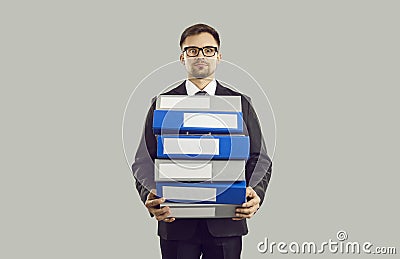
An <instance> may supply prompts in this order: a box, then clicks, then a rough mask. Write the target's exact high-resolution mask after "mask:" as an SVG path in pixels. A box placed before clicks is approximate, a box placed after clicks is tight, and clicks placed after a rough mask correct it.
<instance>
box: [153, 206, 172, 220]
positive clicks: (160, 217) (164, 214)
mask: <svg viewBox="0 0 400 259" xmlns="http://www.w3.org/2000/svg"><path fill="white" fill-rule="evenodd" d="M166 208H167V207H166ZM163 209H164V208H163ZM169 215H171V212H170V211H169V208H168V210H167V212H165V213H162V214H159V215H157V216H155V217H156V219H157V220H158V221H161V220H165V219H167V218H168V216H169Z"/></svg>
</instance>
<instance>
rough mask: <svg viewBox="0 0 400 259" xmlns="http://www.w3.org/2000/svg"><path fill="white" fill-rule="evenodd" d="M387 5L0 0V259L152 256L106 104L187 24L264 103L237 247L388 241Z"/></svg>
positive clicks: (168, 52)
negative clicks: (218, 46)
mask: <svg viewBox="0 0 400 259" xmlns="http://www.w3.org/2000/svg"><path fill="white" fill-rule="evenodd" d="M399 7H400V3H399V2H398V1H366V0H362V1H361V0H360V1H264V2H263V4H261V1H260V2H254V3H247V4H243V3H241V4H235V3H232V2H231V1H218V2H216V1H203V2H195V3H189V2H187V1H174V2H172V1H169V2H161V1H160V3H155V2H149V3H145V2H140V3H134V2H132V1H63V2H60V1H19V2H16V1H2V3H1V4H0V26H1V38H2V39H1V43H0V44H1V49H0V51H1V55H0V64H1V70H0V71H1V72H0V73H1V76H0V80H1V81H0V82H1V95H0V105H1V109H0V112H1V119H2V121H1V133H2V134H1V157H2V159H1V163H0V172H1V179H0V192H1V193H0V194H1V195H0V199H1V203H0V204H1V214H0V217H1V225H0V230H1V231H0V244H1V249H0V257H1V258H7V259H11V258H28V257H29V258H159V254H160V252H159V248H158V239H157V236H156V222H155V220H154V219H152V218H149V217H148V214H147V212H146V210H145V209H144V207H143V206H142V205H141V203H140V201H139V197H138V195H137V193H136V190H135V189H134V186H133V184H134V182H133V179H132V176H131V172H130V169H129V167H128V165H127V163H126V160H125V156H124V152H123V149H122V140H121V139H122V133H121V131H122V117H123V113H124V109H125V105H126V103H127V101H128V97H129V95H130V94H131V92H132V90H133V89H134V88H135V86H136V85H137V84H138V83H139V82H140V81H141V80H142V79H143V78H144V77H145V76H146V75H147V74H148V73H150V72H151V71H152V70H154V69H156V68H157V67H159V66H161V65H164V64H165V63H167V62H170V61H173V60H176V59H177V57H178V54H179V49H178V38H179V36H180V33H181V32H182V30H183V29H184V28H185V27H187V26H188V25H191V24H193V23H195V22H206V23H208V24H211V25H213V26H214V27H216V29H217V30H219V32H220V34H221V38H222V52H223V58H225V59H227V60H229V61H232V62H234V63H235V64H238V65H240V66H241V67H242V68H244V69H246V70H247V71H248V72H250V73H251V74H252V75H253V76H254V77H255V78H256V79H257V81H258V82H259V83H260V84H261V85H262V86H263V88H264V90H265V91H266V93H267V94H268V97H269V99H270V101H271V104H272V107H273V109H274V112H275V116H276V122H277V149H276V153H275V156H274V172H273V177H272V180H271V183H270V187H269V189H268V192H267V195H266V201H265V204H264V205H263V207H262V208H261V210H260V211H259V212H258V213H257V215H256V216H255V217H254V218H253V219H251V220H250V221H249V228H250V234H249V235H247V236H246V237H245V238H244V246H243V253H242V254H243V258H266V257H267V256H271V255H268V254H259V253H258V252H257V249H256V245H257V243H258V242H260V241H263V240H264V238H265V237H268V238H269V239H270V240H271V241H285V242H292V241H297V242H303V241H315V242H323V241H328V239H335V235H336V232H337V231H338V230H340V229H344V230H346V231H347V233H348V235H349V240H351V241H359V242H364V241H370V242H372V243H374V244H375V245H377V246H378V245H381V246H396V247H397V249H400V246H399V238H398V233H396V232H395V231H396V230H398V229H399V223H398V218H400V215H399V210H398V200H397V199H398V196H399V191H398V182H399V180H400V178H399V169H398V154H399V152H398V145H399V137H398V132H399V130H400V129H399V123H398V110H399V108H400V107H399V104H398V96H399V92H400V91H399V90H398V87H399V81H400V80H399V76H398V73H399V60H400V55H399V54H400V53H399V47H398V46H399V45H400V39H399V33H398V29H399V24H400V17H399V15H398V10H399ZM238 88H240V87H238ZM243 91H244V92H245V91H246V90H245V89H243ZM253 98H254V96H253ZM142 101H143V105H148V101H149V100H142ZM137 127H138V131H137V132H134V134H139V133H138V132H140V131H141V128H142V121H138V125H137ZM396 198H397V199H396ZM274 256H277V257H279V256H280V255H278V254H274ZM294 256H297V258H300V257H304V258H306V257H308V255H293V257H294ZM337 256H339V255H337ZM355 257H359V256H355Z"/></svg>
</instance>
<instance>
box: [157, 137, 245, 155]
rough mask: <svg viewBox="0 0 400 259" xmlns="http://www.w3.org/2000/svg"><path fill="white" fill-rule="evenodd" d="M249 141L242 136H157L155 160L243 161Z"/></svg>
mask: <svg viewBox="0 0 400 259" xmlns="http://www.w3.org/2000/svg"><path fill="white" fill-rule="evenodd" d="M249 152H250V140H249V137H248V136H244V135H213V136H212V135H159V136H158V137H157V158H166V159H167V158H169V159H245V160H247V159H248V157H249Z"/></svg>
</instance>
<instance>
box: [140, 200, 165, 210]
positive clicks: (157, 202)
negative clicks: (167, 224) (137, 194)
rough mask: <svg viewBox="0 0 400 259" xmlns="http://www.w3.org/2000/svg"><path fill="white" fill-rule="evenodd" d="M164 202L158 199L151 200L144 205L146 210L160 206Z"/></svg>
mask: <svg viewBox="0 0 400 259" xmlns="http://www.w3.org/2000/svg"><path fill="white" fill-rule="evenodd" d="M164 202H165V198H159V199H153V200H147V201H146V203H145V204H144V205H145V206H146V207H147V208H152V207H156V206H158V205H160V204H161V203H164Z"/></svg>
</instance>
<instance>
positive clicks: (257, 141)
mask: <svg viewBox="0 0 400 259" xmlns="http://www.w3.org/2000/svg"><path fill="white" fill-rule="evenodd" d="M163 94H168V95H187V92H186V87H185V82H183V83H182V84H180V85H179V86H177V87H176V88H174V89H172V90H170V91H168V92H166V93H163ZM215 95H235V96H241V101H242V113H243V121H244V123H245V125H244V132H245V135H248V136H249V138H250V156H249V159H248V160H247V162H246V169H245V174H246V183H247V186H251V187H252V188H253V189H254V190H255V192H256V193H257V194H258V196H259V197H260V199H261V203H262V201H263V200H264V196H265V192H266V189H267V186H268V182H269V179H270V177H271V172H272V167H271V166H272V162H271V159H270V158H269V157H268V155H267V150H266V147H265V143H264V139H263V136H262V133H261V129H260V124H259V121H258V118H257V115H256V112H255V111H254V108H253V107H252V105H251V101H250V98H249V97H247V96H245V95H243V94H241V93H239V92H235V91H233V90H231V89H229V88H227V87H224V86H222V85H221V84H220V83H219V82H218V81H217V89H216V92H215ZM155 99H156V98H153V100H152V105H151V107H150V109H149V112H148V114H147V117H146V122H145V127H144V131H143V135H142V138H141V141H140V144H139V147H138V150H137V152H136V156H135V161H134V163H133V164H132V171H133V175H134V177H135V180H136V189H137V190H138V192H139V195H140V197H141V200H142V201H143V203H144V202H145V201H146V199H147V195H148V194H149V189H153V188H155V182H154V159H155V158H156V154H157V141H156V137H155V135H154V134H153V132H152V124H153V112H154V110H155ZM200 220H206V221H207V226H208V229H209V231H210V233H211V234H212V235H213V236H216V237H229V236H241V235H245V234H247V232H248V229H247V223H246V220H245V219H244V220H240V221H234V220H232V219H230V218H228V219H176V220H175V221H174V222H172V223H165V222H163V221H159V222H158V235H159V236H160V237H161V238H163V239H167V240H183V239H188V238H190V237H191V236H192V235H193V233H194V231H195V229H196V226H197V223H198V222H199V221H200Z"/></svg>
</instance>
